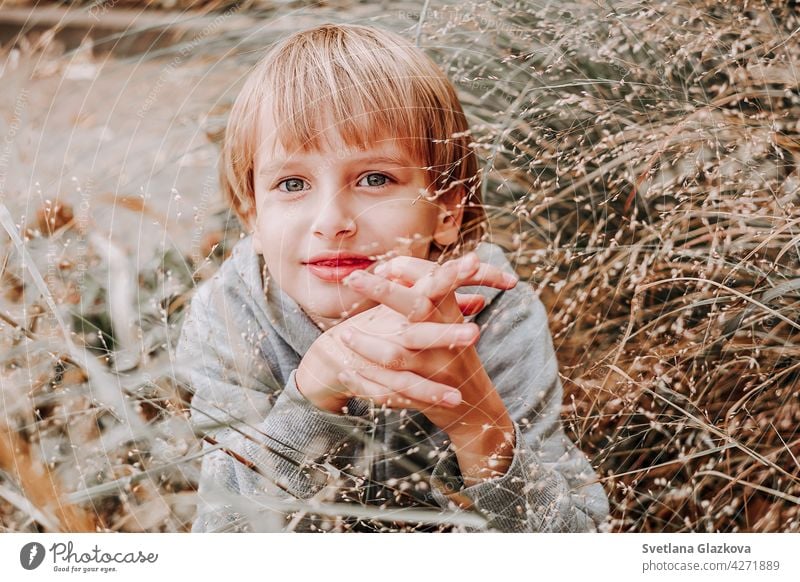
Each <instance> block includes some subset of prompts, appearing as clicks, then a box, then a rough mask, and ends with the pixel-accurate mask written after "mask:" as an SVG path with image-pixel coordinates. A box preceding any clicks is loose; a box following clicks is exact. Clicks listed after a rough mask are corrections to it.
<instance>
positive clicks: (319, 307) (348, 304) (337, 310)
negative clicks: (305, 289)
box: [308, 292, 374, 319]
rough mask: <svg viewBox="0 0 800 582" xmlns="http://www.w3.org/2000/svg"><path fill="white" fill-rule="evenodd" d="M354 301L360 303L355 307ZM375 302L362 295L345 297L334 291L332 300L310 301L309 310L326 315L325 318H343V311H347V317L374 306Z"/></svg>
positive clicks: (319, 314) (321, 315) (322, 315)
mask: <svg viewBox="0 0 800 582" xmlns="http://www.w3.org/2000/svg"><path fill="white" fill-rule="evenodd" d="M353 303H358V305H356V306H355V307H353ZM373 305H374V302H373V301H372V300H370V299H366V298H364V297H362V296H360V295H356V296H355V297H353V298H352V299H350V298H349V297H344V295H340V294H338V293H335V292H334V293H333V294H332V297H331V298H330V300H322V301H320V300H319V299H317V300H315V301H309V302H308V308H309V310H311V311H313V312H314V313H315V314H316V315H318V316H320V317H324V318H325V319H342V318H343V316H342V312H344V311H347V317H351V316H353V315H356V314H357V313H361V312H362V311H366V310H367V309H369V308H371V307H373Z"/></svg>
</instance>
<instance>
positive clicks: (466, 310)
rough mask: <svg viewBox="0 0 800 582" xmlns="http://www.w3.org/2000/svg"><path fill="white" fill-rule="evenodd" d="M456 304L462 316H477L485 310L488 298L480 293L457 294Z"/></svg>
mask: <svg viewBox="0 0 800 582" xmlns="http://www.w3.org/2000/svg"><path fill="white" fill-rule="evenodd" d="M456 302H457V303H458V308H459V309H461V314H462V315H475V314H476V313H480V311H481V310H482V309H483V306H484V304H485V303H486V298H485V297H484V296H483V295H479V294H478V293H456Z"/></svg>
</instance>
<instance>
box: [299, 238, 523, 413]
mask: <svg viewBox="0 0 800 582" xmlns="http://www.w3.org/2000/svg"><path fill="white" fill-rule="evenodd" d="M344 283H345V284H346V285H348V286H349V287H350V288H352V289H354V290H355V291H357V292H358V293H360V294H362V295H364V296H365V297H368V298H370V299H372V300H373V301H376V302H378V303H379V305H377V306H375V307H373V308H371V309H368V310H366V311H364V312H362V313H359V314H357V315H355V316H353V317H351V318H349V319H346V320H345V321H343V322H342V323H340V324H338V325H336V326H334V327H332V328H331V329H329V330H328V331H327V332H325V334H323V336H322V337H321V338H320V340H322V341H321V342H320V343H321V344H323V345H321V346H319V347H320V348H322V349H323V351H325V352H327V358H326V359H327V361H326V362H325V364H326V365H327V367H328V369H332V370H333V371H335V372H336V382H335V383H332V382H330V381H327V382H325V381H323V382H321V383H314V385H316V386H321V385H322V384H326V385H327V387H328V390H329V391H330V390H331V389H332V388H333V393H335V395H334V394H332V393H330V392H329V393H328V395H327V398H325V397H321V396H320V393H319V392H318V391H315V390H314V391H313V392H314V396H315V397H316V402H315V403H316V404H317V406H320V407H325V408H327V409H329V410H336V409H337V408H340V407H341V405H342V403H343V402H345V401H346V400H347V399H348V398H349V397H352V396H355V397H358V398H365V399H369V400H372V401H373V402H374V403H376V404H385V405H386V406H389V407H392V408H414V409H417V410H420V411H421V412H423V413H424V414H425V415H426V416H427V417H428V418H429V419H430V420H431V421H432V422H433V423H434V424H435V425H437V426H439V427H440V428H442V429H450V428H452V427H453V425H454V423H455V422H456V421H457V419H458V418H463V415H464V414H469V412H470V410H471V409H473V408H475V407H477V406H479V405H480V403H482V402H486V401H487V396H488V395H487V393H486V392H487V391H493V386H492V384H491V381H490V380H489V378H488V376H487V374H486V372H485V371H484V369H483V365H482V363H481V362H480V359H479V358H478V355H477V352H476V350H475V343H476V341H477V339H478V336H479V333H480V330H479V328H478V326H477V325H475V324H474V323H465V321H464V315H465V314H466V315H470V314H472V313H475V312H477V311H480V309H481V308H482V306H483V297H482V296H481V295H464V296H462V295H460V294H457V293H456V289H457V288H458V287H462V286H467V285H486V286H490V287H496V288H500V289H510V288H512V287H514V285H516V283H517V278H516V277H515V276H513V275H510V274H508V273H504V272H503V271H502V270H500V269H498V268H497V267H494V266H492V265H489V264H486V263H481V262H480V260H479V258H478V256H477V255H476V254H475V253H474V252H470V253H468V254H466V255H465V256H463V257H461V258H458V259H452V260H450V261H448V262H446V263H444V264H442V265H438V264H437V263H434V262H432V261H428V260H425V259H420V258H415V257H407V256H400V257H395V258H393V259H390V260H389V261H387V262H386V263H383V264H381V265H379V266H378V267H377V268H376V269H375V271H374V273H370V272H367V271H354V272H353V273H351V274H350V275H349V276H348V277H347V279H345V281H344ZM320 340H318V341H320ZM315 344H316V342H315ZM325 345H327V349H326V348H325V347H324V346H325ZM340 346H344V347H345V348H346V349H345V350H342V349H341V347H340ZM314 347H315V346H312V348H314ZM309 352H311V350H309ZM312 357H313V356H312ZM302 367H303V366H302V363H301V368H302ZM317 369H319V368H317ZM301 371H302V370H301ZM307 371H308V368H306V370H305V372H306V373H304V374H303V375H299V376H298V387H299V388H300V386H301V385H303V386H305V385H306V381H308V384H309V385H311V384H312V381H311V379H310V375H309V374H308V373H307ZM298 374H300V371H299V372H298ZM306 379H308V380H306ZM301 390H302V389H301ZM302 391H303V392H304V393H306V395H307V396H310V394H309V393H308V392H307V391H306V390H302ZM309 392H311V391H309ZM494 396H496V393H495V394H494ZM311 399H312V401H314V400H315V398H313V397H312V398H311ZM336 411H337V412H339V410H336ZM486 420H487V421H491V420H492V419H489V418H487V419H486Z"/></svg>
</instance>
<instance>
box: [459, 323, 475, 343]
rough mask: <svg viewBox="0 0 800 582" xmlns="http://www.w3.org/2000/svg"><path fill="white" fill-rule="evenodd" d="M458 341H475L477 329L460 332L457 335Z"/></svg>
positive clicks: (471, 328)
mask: <svg viewBox="0 0 800 582" xmlns="http://www.w3.org/2000/svg"><path fill="white" fill-rule="evenodd" d="M456 339H457V340H458V341H459V342H461V343H469V342H471V341H472V340H473V339H475V328H474V327H469V328H464V329H460V330H458V332H457V333H456Z"/></svg>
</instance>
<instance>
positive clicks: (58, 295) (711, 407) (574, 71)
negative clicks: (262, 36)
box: [0, 1, 800, 532]
mask: <svg viewBox="0 0 800 582" xmlns="http://www.w3.org/2000/svg"><path fill="white" fill-rule="evenodd" d="M548 4H551V3H548ZM733 4H735V5H727V4H724V3H717V2H711V1H700V2H698V1H679V2H666V1H664V2H648V3H645V4H642V3H634V2H624V3H618V2H611V3H603V4H602V5H596V4H595V3H590V2H559V3H557V4H556V5H555V7H554V8H553V7H551V8H547V9H544V8H541V9H540V8H538V4H536V3H531V6H532V9H531V10H528V11H522V10H518V9H516V8H511V7H509V6H507V5H503V4H500V3H497V4H489V5H487V4H481V5H480V6H478V5H477V4H475V5H470V4H467V5H464V4H460V5H459V8H458V9H457V10H456V9H455V8H453V7H452V6H451V7H449V8H448V5H444V8H442V7H439V8H437V9H436V10H434V9H432V8H430V9H429V10H428V11H427V12H426V14H425V18H424V21H423V22H422V23H419V22H418V17H419V13H420V10H421V4H409V5H407V6H406V5H404V7H403V8H402V10H401V9H400V8H398V11H399V12H398V13H393V14H391V15H388V16H386V19H385V20H381V19H378V20H377V21H376V22H377V23H378V24H384V25H386V26H394V27H396V28H398V29H402V30H404V31H405V32H406V33H407V34H410V35H415V34H419V37H420V39H421V41H422V44H423V46H426V47H436V48H430V50H431V52H432V54H434V55H435V56H436V58H437V59H438V60H439V61H440V62H442V63H445V64H446V66H447V67H449V70H448V72H449V74H450V75H451V77H452V78H453V79H454V80H455V81H456V83H457V86H458V89H459V91H460V93H461V95H462V97H463V100H464V103H465V105H466V106H467V108H468V112H469V115H470V117H471V119H472V121H473V125H474V128H475V142H476V146H477V147H478V149H479V153H480V154H481V156H482V158H483V160H484V161H485V162H486V167H485V178H486V180H485V192H484V194H485V200H486V203H487V209H488V211H489V213H490V215H491V224H492V228H491V231H492V235H493V237H494V239H495V240H496V241H497V242H499V243H501V244H503V245H504V246H506V247H507V248H508V249H510V250H511V251H512V254H511V257H512V258H514V259H515V260H516V263H517V265H518V270H519V272H520V273H521V274H522V275H524V276H525V277H527V278H528V279H529V280H530V281H531V284H532V285H534V286H535V288H536V289H537V290H539V291H540V292H541V294H542V298H543V300H544V301H545V303H546V304H547V305H548V306H549V308H550V324H551V329H552V330H553V335H554V342H555V345H556V350H557V353H558V357H559V361H560V363H561V372H562V376H563V379H564V385H565V389H566V391H567V398H566V401H565V408H564V419H565V422H566V424H567V426H568V427H569V430H570V432H571V433H572V436H573V437H574V438H575V439H576V440H577V441H578V442H579V443H580V445H581V448H582V449H583V450H584V451H586V452H587V453H588V454H589V456H590V458H592V459H593V461H594V464H595V466H597V467H598V471H599V472H600V474H601V476H602V478H603V482H604V484H605V487H606V491H607V492H608V494H609V496H610V498H611V502H612V513H613V529H614V530H615V531H638V532H648V531H659V532H662V531H663V532H678V531H721V532H732V531H752V532H770V531H795V532H796V531H800V516H799V515H798V506H799V504H800V463H798V456H800V435H799V434H798V430H797V427H798V425H800V398H799V397H798V394H800V390H798V378H799V377H800V376H799V375H798V369H799V368H800V366H798V355H799V354H800V340H799V339H798V333H797V331H798V329H799V328H800V317H798V315H799V314H798V311H799V309H798V306H799V305H800V303H798V289H800V279H798V273H800V264H799V263H800V251H799V250H798V242H799V241H800V237H798V234H797V233H798V231H800V229H799V228H798V226H800V212H799V211H798V204H800V174H799V173H798V159H799V157H800V123H798V118H800V115H799V114H800V92H798V85H800V84H799V83H798V76H797V75H798V73H797V71H798V65H800V63H799V62H798V60H800V57H798V55H800V50H798V49H800V46H798V45H800V32H799V30H800V29H799V28H798V27H799V26H800V22H799V21H798V17H797V13H796V11H795V10H794V8H792V7H784V3H783V2H770V3H764V2H756V3H750V4H749V8H747V9H745V8H743V7H741V6H739V5H738V4H737V3H733ZM390 17H391V18H390ZM240 40H241V41H242V42H241V44H240V45H239V46H238V48H239V52H238V53H237V55H236V56H235V57H234V58H237V59H241V60H242V61H243V62H249V61H251V60H252V59H254V58H255V57H256V56H257V55H255V54H252V53H248V52H247V49H248V48H253V47H254V45H253V44H252V43H253V42H254V40H253V39H249V40H246V39H245V33H242V38H241V39H240ZM225 42H227V43H235V42H236V39H232V38H228V39H226V40H225ZM231 46H232V45H231ZM463 47H472V48H469V49H468V48H463ZM207 48H208V50H209V51H211V50H212V49H213V50H215V49H216V45H214V46H212V42H211V41H209V42H208V45H207ZM167 56H168V55H167ZM43 213H44V214H45V215H44V219H43V221H42V220H41V219H40V223H41V224H40V225H39V229H38V232H37V231H36V228H35V225H30V230H29V231H27V234H28V237H27V240H26V243H25V244H26V248H27V249H28V251H29V252H30V254H31V257H32V258H33V261H34V264H35V265H36V266H37V268H38V270H39V272H41V273H45V274H50V275H52V276H44V277H43V280H44V281H45V282H46V284H47V287H48V293H49V294H50V296H51V297H52V300H53V302H54V303H55V304H57V305H58V306H59V310H60V311H61V313H62V314H63V316H64V320H65V321H66V324H67V325H68V326H69V328H70V329H72V330H74V331H75V332H76V334H75V335H74V336H72V341H73V342H75V344H76V349H78V353H84V354H89V355H90V357H91V358H92V360H91V361H93V362H94V363H95V364H98V363H99V364H101V365H102V367H104V368H106V369H107V370H108V371H109V374H110V376H108V377H106V380H108V379H109V378H110V379H111V380H113V382H114V383H113V389H114V390H117V393H118V394H122V396H123V400H124V402H125V403H126V404H125V406H127V407H128V408H130V409H131V410H133V411H134V413H135V414H136V417H137V418H138V420H139V422H140V424H141V427H140V428H139V429H137V428H136V427H135V426H134V425H136V424H137V423H132V422H130V418H127V417H125V416H124V414H122V413H121V409H120V406H122V405H121V404H120V403H119V402H115V401H114V400H113V398H112V397H110V396H108V397H103V396H102V394H103V392H102V391H100V392H98V393H95V391H94V390H93V389H92V388H93V386H94V385H93V383H92V380H91V376H92V374H93V371H92V369H91V368H92V366H89V365H87V363H86V362H88V361H89V360H81V359H80V358H78V357H76V352H75V351H74V350H72V351H71V350H70V349H68V348H67V346H66V345H65V343H64V337H65V336H64V335H63V333H62V332H63V330H62V329H61V328H60V325H59V323H58V321H56V320H54V318H52V317H50V310H49V307H48V305H47V302H45V301H43V300H42V299H41V297H40V296H39V291H40V290H39V289H37V287H36V286H35V285H34V284H33V283H32V282H31V279H30V273H29V272H26V271H25V270H23V269H22V268H21V261H20V255H19V248H17V247H15V246H14V245H13V244H11V243H9V244H8V246H7V247H6V256H5V259H4V260H0V265H2V266H3V272H2V273H3V274H2V276H3V281H4V293H5V301H6V303H7V305H8V306H10V308H9V309H8V310H7V311H5V310H4V311H3V313H4V315H3V318H2V319H3V322H2V323H0V326H2V328H3V329H4V335H3V337H2V342H3V343H2V348H0V353H2V354H3V356H2V362H3V367H2V369H0V382H1V383H2V391H3V394H4V399H3V415H2V418H3V421H4V422H5V424H6V426H7V427H8V428H7V429H4V432H0V434H2V435H5V436H3V439H2V440H1V441H0V468H1V469H2V471H3V473H2V474H0V485H1V486H2V489H0V498H2V502H0V516H1V517H2V526H3V528H4V529H5V530H7V531H27V530H31V529H49V528H66V529H75V530H78V529H85V528H90V529H93V528H94V527H97V528H99V529H101V530H125V531H127V530H144V531H181V530H184V529H186V528H187V527H188V524H189V523H190V521H191V518H192V511H193V506H192V503H193V498H192V490H193V487H194V486H195V485H196V482H197V469H198V459H197V457H196V455H197V452H198V451H199V440H198V438H197V437H196V436H195V435H193V434H192V433H191V431H190V430H189V429H188V425H187V423H186V407H187V400H188V397H189V392H188V390H187V387H186V386H184V385H183V384H182V383H181V382H180V381H179V379H178V378H176V377H175V374H174V370H172V369H171V367H170V365H169V361H170V359H169V354H170V351H171V346H172V345H174V340H175V339H176V338H177V329H178V327H179V325H180V317H181V314H182V310H183V308H184V307H185V305H186V303H187V300H188V297H189V296H190V293H191V289H192V288H193V285H194V284H195V283H196V281H195V280H193V278H192V269H189V268H188V267H187V262H188V260H187V257H182V256H180V254H179V253H175V252H170V253H168V254H166V255H165V256H163V257H157V258H154V260H153V262H152V264H150V265H148V266H147V267H146V268H144V269H142V270H141V271H140V272H139V273H133V274H130V277H128V279H127V280H129V281H130V283H129V286H130V285H133V286H134V287H136V288H138V297H139V301H138V303H134V302H133V301H128V302H126V301H125V300H124V298H125V297H131V296H132V295H131V294H132V292H133V288H131V287H128V288H122V289H120V288H116V289H114V288H109V287H108V285H107V281H108V278H107V274H108V272H109V266H108V265H109V264H113V261H111V262H109V258H110V257H112V256H113V248H112V247H107V246H106V245H105V244H104V243H102V241H97V240H95V239H92V238H91V237H89V236H88V234H87V233H80V230H79V227H78V225H76V223H75V221H74V219H73V218H72V217H70V216H69V214H68V213H67V212H66V211H62V212H60V213H59V212H58V211H56V210H54V209H49V210H43ZM47 213H50V214H47ZM50 216H60V218H59V220H57V221H55V222H58V223H59V225H58V226H57V227H53V228H49V227H48V228H43V227H42V224H44V225H45V226H46V225H47V224H49V222H50V221H49V218H48V217H50ZM217 218H218V219H219V224H220V227H219V233H220V234H219V235H218V241H216V240H214V241H209V243H208V245H207V247H206V248H205V249H204V253H205V254H211V256H212V264H213V265H215V266H216V265H219V263H220V261H221V260H222V258H224V256H225V254H226V252H227V251H228V250H229V248H230V244H231V243H232V242H233V241H234V240H235V238H236V230H235V227H232V226H231V225H230V224H226V223H225V222H224V220H222V218H223V217H217ZM25 233H26V231H25V230H24V229H23V231H22V234H25ZM70 233H72V234H73V235H74V234H83V235H85V236H84V237H83V239H81V237H75V236H67V235H68V234H70ZM67 241H69V242H67ZM81 242H83V246H78V245H80V244H81ZM214 242H220V243H221V244H220V245H219V246H216V247H212V244H213V243H214ZM53 245H56V246H57V247H58V249H59V256H60V257H63V258H64V260H65V261H66V263H61V262H57V268H55V269H53V267H52V266H53V261H52V260H50V261H48V249H52V248H53ZM70 245H72V246H70ZM212 248H213V251H212ZM212 252H213V254H212ZM73 259H74V260H73ZM80 265H84V266H85V267H86V268H85V269H82V270H81V269H78V267H79V266H80ZM48 267H49V268H50V270H48ZM210 271H213V268H212V269H210V270H209V272H210ZM115 280H119V278H118V277H116V278H115ZM123 280H125V279H124V278H123ZM113 297H116V298H117V300H116V301H114V300H113ZM120 297H121V298H122V300H120V299H119V298H120ZM23 306H24V309H23ZM114 306H116V307H114ZM123 322H135V330H138V331H137V333H141V337H142V338H143V339H142V340H141V341H133V342H132V341H131V339H130V338H131V337H132V336H131V335H130V333H131V330H130V329H128V330H127V331H125V332H120V329H121V328H122V326H123ZM126 334H127V335H126ZM126 337H127V338H128V339H127V340H126V339H125V338H126ZM133 337H136V336H133ZM122 354H124V355H125V358H126V359H125V360H124V361H126V362H127V364H126V366H124V368H125V369H123V370H120V369H119V362H120V361H123V357H122ZM115 365H116V366H117V368H116V369H115ZM98 394H99V396H98ZM123 408H124V406H123ZM78 447H79V450H80V454H76V453H75V450H76V448H78ZM34 451H37V453H34ZM38 451H41V458H42V459H44V460H42V461H37V460H36V459H37V455H38V454H39V452H38ZM45 460H46V461H45ZM23 465H24V466H28V467H29V470H28V469H26V471H20V470H18V469H15V468H14V467H19V466H23ZM37 467H39V468H37ZM43 467H47V468H46V469H44V468H43ZM37 471H45V472H46V473H47V474H48V475H51V476H52V478H51V479H50V485H47V486H42V488H41V489H37V488H36V487H32V486H31V479H33V477H32V475H37V474H42V473H37ZM64 491H67V492H71V493H70V494H69V495H65V494H64V493H63V492H64ZM64 498H67V499H70V500H72V501H74V503H73V504H72V505H63V506H62V503H61V502H59V501H57V500H59V499H62V500H63V499H64ZM19 499H27V500H28V501H29V502H30V504H29V505H28V506H25V505H24V504H22V503H15V500H16V501H18V500H19ZM95 522H96V523H95Z"/></svg>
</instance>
